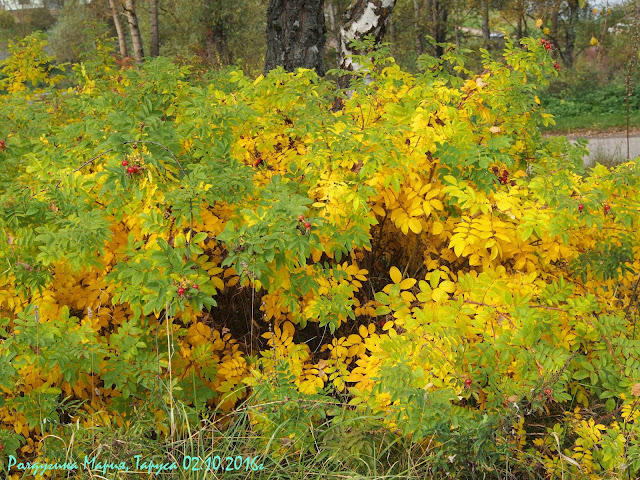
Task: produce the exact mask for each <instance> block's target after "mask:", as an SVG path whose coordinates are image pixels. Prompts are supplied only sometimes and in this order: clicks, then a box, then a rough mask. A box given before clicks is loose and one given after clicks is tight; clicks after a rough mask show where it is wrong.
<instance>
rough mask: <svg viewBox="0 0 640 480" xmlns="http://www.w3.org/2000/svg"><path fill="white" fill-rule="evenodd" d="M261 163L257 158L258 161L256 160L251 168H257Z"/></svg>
mask: <svg viewBox="0 0 640 480" xmlns="http://www.w3.org/2000/svg"><path fill="white" fill-rule="evenodd" d="M261 163H262V158H260V157H258V159H257V160H256V161H255V162H253V166H254V167H257V166H258V165H260V164H261Z"/></svg>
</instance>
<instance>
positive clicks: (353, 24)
mask: <svg viewBox="0 0 640 480" xmlns="http://www.w3.org/2000/svg"><path fill="white" fill-rule="evenodd" d="M395 5H396V0H355V1H354V2H353V3H352V4H351V6H350V7H349V9H348V10H347V12H346V13H345V15H344V18H343V20H342V26H341V27H340V50H341V53H342V59H341V62H340V65H341V67H342V68H343V69H346V70H354V67H355V66H354V65H353V62H352V60H351V58H349V57H348V56H349V55H354V54H358V53H359V52H356V51H355V50H354V49H353V48H352V47H351V42H352V41H353V40H362V39H363V38H364V37H365V36H366V35H373V37H374V38H375V41H376V43H378V42H380V40H382V37H384V33H385V28H386V21H387V18H389V16H390V15H391V13H392V12H393V7H395Z"/></svg>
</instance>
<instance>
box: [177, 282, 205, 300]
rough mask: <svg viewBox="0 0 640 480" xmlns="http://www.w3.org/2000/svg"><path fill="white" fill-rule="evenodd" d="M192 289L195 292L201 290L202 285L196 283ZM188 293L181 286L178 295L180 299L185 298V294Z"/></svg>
mask: <svg viewBox="0 0 640 480" xmlns="http://www.w3.org/2000/svg"><path fill="white" fill-rule="evenodd" d="M191 288H193V289H194V290H200V285H198V284H197V283H194V284H192V285H191ZM186 291H187V289H186V288H184V287H183V286H182V285H180V286H179V287H178V290H177V292H178V295H179V296H180V297H184V294H185V293H186Z"/></svg>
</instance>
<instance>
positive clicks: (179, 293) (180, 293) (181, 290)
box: [178, 287, 185, 296]
mask: <svg viewBox="0 0 640 480" xmlns="http://www.w3.org/2000/svg"><path fill="white" fill-rule="evenodd" d="M184 292H185V289H184V287H180V288H178V295H180V296H182V295H184Z"/></svg>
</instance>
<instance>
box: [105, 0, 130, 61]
mask: <svg viewBox="0 0 640 480" xmlns="http://www.w3.org/2000/svg"><path fill="white" fill-rule="evenodd" d="M109 6H110V7H111V16H112V17H113V24H114V25H115V27H116V33H117V34H118V45H119V46H120V56H121V57H122V58H124V57H126V56H128V52H127V37H126V36H125V34H124V28H122V22H121V21H120V12H119V11H118V6H117V5H116V0H109Z"/></svg>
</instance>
